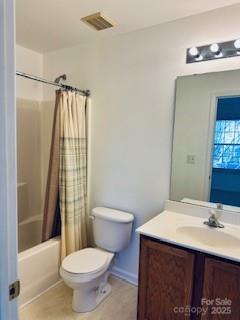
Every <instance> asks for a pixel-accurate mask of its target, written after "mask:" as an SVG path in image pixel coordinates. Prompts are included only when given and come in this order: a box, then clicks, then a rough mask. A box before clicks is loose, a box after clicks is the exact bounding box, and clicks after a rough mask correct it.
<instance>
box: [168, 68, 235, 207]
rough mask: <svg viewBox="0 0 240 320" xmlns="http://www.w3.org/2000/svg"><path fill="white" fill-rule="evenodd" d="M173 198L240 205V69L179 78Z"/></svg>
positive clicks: (185, 200) (208, 204) (207, 203)
mask: <svg viewBox="0 0 240 320" xmlns="http://www.w3.org/2000/svg"><path fill="white" fill-rule="evenodd" d="M170 199H171V200H175V201H183V202H189V203H193V204H198V205H206V206H215V204H214V203H222V204H224V205H225V208H226V209H228V210H234V211H235V210H237V211H240V208H238V207H240V70H234V71H224V72H216V73H207V74H199V75H190V76H183V77H179V78H177V82H176V105H175V121H174V132H173V152H172V173H171V189H170Z"/></svg>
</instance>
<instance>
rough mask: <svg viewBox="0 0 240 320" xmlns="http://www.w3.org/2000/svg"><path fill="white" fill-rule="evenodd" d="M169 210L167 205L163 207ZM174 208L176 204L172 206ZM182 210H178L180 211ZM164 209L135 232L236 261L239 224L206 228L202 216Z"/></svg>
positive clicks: (239, 244) (239, 252)
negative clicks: (221, 227)
mask: <svg viewBox="0 0 240 320" xmlns="http://www.w3.org/2000/svg"><path fill="white" fill-rule="evenodd" d="M167 207H169V206H167ZM175 207H176V205H175ZM181 211H182V210H181ZM192 211H193V214H191V215H189V214H183V213H182V212H180V213H179V212H174V211H169V210H164V211H163V212H162V213H160V214H158V215H157V216H156V217H154V218H153V219H151V220H150V221H148V222H147V223H145V224H144V225H142V226H140V227H139V228H138V229H137V230H136V231H137V232H138V233H140V234H142V235H145V236H149V237H151V238H155V239H158V240H161V241H164V242H167V243H171V244H174V245H178V246H181V247H185V248H189V249H193V250H197V251H201V252H205V253H208V254H211V255H214V256H218V257H221V258H225V259H229V260H232V261H237V262H240V225H239V224H232V223H226V222H224V221H220V222H221V223H223V224H224V228H223V229H220V228H210V227H208V226H206V225H204V224H203V222H204V221H206V214H204V216H203V217H199V216H198V215H196V216H195V215H194V210H192Z"/></svg>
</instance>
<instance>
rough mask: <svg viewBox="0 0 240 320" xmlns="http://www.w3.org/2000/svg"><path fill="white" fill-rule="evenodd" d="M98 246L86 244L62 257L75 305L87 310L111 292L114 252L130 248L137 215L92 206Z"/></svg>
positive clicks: (81, 310) (62, 267) (94, 233)
mask: <svg viewBox="0 0 240 320" xmlns="http://www.w3.org/2000/svg"><path fill="white" fill-rule="evenodd" d="M91 217H92V221H93V222H92V223H93V237H94V243H95V245H96V247H95V248H85V249H82V250H79V251H76V252H74V253H71V254H70V255H68V256H67V257H66V258H64V259H63V261H62V264H61V267H60V275H61V277H62V278H63V280H64V282H65V283H66V284H67V285H68V286H69V287H70V288H72V289H73V300H72V308H73V310H74V311H75V312H88V311H91V310H93V309H95V308H96V307H97V305H98V304H99V303H101V302H102V301H103V300H104V299H105V298H106V297H107V296H108V295H109V294H110V293H111V285H110V284H109V283H108V276H109V273H110V267H111V265H112V263H113V258H114V254H115V253H117V252H120V251H122V250H124V249H126V248H127V246H128V245H129V242H130V238H131V231H132V224H133V219H134V216H133V215H132V214H131V213H127V212H123V211H119V210H115V209H110V208H104V207H97V208H94V209H93V210H92V216H91Z"/></svg>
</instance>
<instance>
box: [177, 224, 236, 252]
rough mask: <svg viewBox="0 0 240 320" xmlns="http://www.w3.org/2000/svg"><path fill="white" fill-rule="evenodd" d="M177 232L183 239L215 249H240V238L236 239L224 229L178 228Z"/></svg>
mask: <svg viewBox="0 0 240 320" xmlns="http://www.w3.org/2000/svg"><path fill="white" fill-rule="evenodd" d="M176 232H177V234H178V235H179V236H181V237H182V238H183V239H184V238H185V239H186V240H194V241H198V242H200V243H202V244H205V245H207V246H211V247H215V248H236V247H238V248H239V247H240V238H237V237H234V236H232V235H230V234H228V233H226V232H224V231H223V230H222V229H221V230H220V229H213V228H212V229H210V228H209V227H192V226H186V227H179V228H177V229H176Z"/></svg>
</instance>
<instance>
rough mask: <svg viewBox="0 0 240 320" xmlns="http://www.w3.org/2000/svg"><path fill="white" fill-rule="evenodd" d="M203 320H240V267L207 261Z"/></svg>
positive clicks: (216, 261)
mask: <svg viewBox="0 0 240 320" xmlns="http://www.w3.org/2000/svg"><path fill="white" fill-rule="evenodd" d="M203 299H204V300H202V307H203V310H204V309H205V312H206V314H205V312H203V313H202V317H201V319H203V320H209V319H211V320H220V319H224V320H239V319H240V266H237V265H234V264H231V263H227V262H222V261H218V260H215V259H211V258H206V259H205V269H204V283H203Z"/></svg>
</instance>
